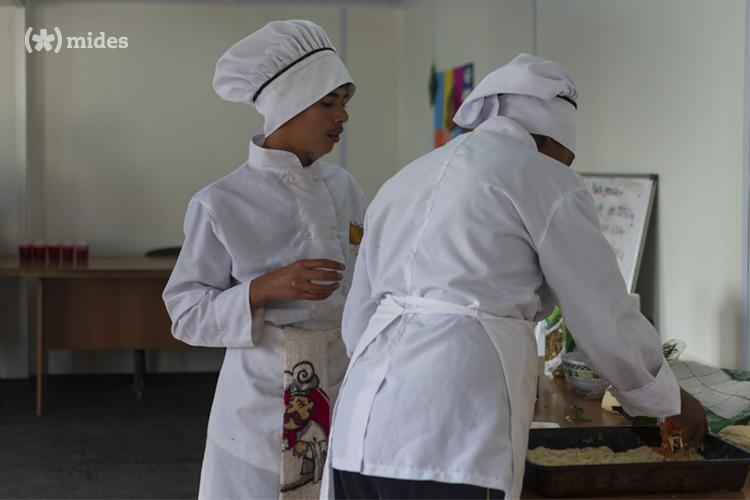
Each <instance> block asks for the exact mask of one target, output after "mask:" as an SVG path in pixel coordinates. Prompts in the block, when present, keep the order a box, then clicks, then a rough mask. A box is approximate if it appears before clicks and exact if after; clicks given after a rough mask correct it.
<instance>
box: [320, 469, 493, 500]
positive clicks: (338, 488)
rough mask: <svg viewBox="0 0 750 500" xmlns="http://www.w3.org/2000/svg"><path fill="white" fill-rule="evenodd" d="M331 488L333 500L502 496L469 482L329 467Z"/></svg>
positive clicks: (486, 497) (483, 499)
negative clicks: (388, 474) (440, 481)
mask: <svg viewBox="0 0 750 500" xmlns="http://www.w3.org/2000/svg"><path fill="white" fill-rule="evenodd" d="M333 488H334V490H333V491H334V495H335V497H336V500H339V499H342V500H349V499H380V498H388V499H393V500H396V499H400V498H420V499H433V498H434V499H456V500H459V499H467V500H468V499H476V500H488V499H492V500H497V499H504V498H505V493H503V492H502V491H499V490H491V489H489V488H482V487H481V486H472V485H470V484H452V483H438V482H436V481H412V480H409V479H391V478H387V477H375V476H365V475H363V474H358V473H356V472H346V471H340V470H336V469H333Z"/></svg>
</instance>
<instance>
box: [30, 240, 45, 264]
mask: <svg viewBox="0 0 750 500" xmlns="http://www.w3.org/2000/svg"><path fill="white" fill-rule="evenodd" d="M31 257H32V259H33V260H34V264H35V265H40V266H43V265H45V264H46V263H47V244H46V243H44V242H43V241H35V242H34V243H32V244H31Z"/></svg>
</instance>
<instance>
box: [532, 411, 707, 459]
mask: <svg viewBox="0 0 750 500" xmlns="http://www.w3.org/2000/svg"><path fill="white" fill-rule="evenodd" d="M659 428H660V430H661V446H659V447H655V448H652V447H650V446H641V447H638V448H633V449H630V450H626V451H620V452H616V451H614V450H612V448H610V447H608V446H599V447H587V448H564V449H562V450H555V449H551V448H545V447H543V446H540V447H538V448H534V449H533V450H529V451H528V453H527V455H526V458H527V459H528V460H529V462H532V463H535V464H538V465H548V466H562V465H592V464H634V463H644V462H673V461H680V462H682V461H692V460H705V458H704V457H703V456H702V455H701V454H700V453H698V451H697V450H696V449H695V447H688V446H686V445H685V443H684V442H683V440H682V429H681V428H680V427H679V426H678V425H677V424H676V423H674V422H673V421H672V420H670V419H667V420H665V421H664V422H662V423H660V424H659Z"/></svg>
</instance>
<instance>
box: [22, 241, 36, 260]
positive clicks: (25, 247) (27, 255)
mask: <svg viewBox="0 0 750 500" xmlns="http://www.w3.org/2000/svg"><path fill="white" fill-rule="evenodd" d="M32 259H33V255H32V253H31V243H30V242H28V241H24V242H23V243H21V244H20V245H18V260H19V261H21V264H22V265H23V264H29V263H30V262H31V261H32Z"/></svg>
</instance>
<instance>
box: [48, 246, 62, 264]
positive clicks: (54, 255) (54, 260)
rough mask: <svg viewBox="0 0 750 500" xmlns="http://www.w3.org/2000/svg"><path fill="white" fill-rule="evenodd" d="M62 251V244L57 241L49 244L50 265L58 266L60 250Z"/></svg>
mask: <svg viewBox="0 0 750 500" xmlns="http://www.w3.org/2000/svg"><path fill="white" fill-rule="evenodd" d="M61 251H62V246H61V245H60V244H59V243H57V242H56V241H55V242H53V243H48V244H47V257H48V258H49V265H50V266H55V267H56V266H59V265H60V252H61Z"/></svg>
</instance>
